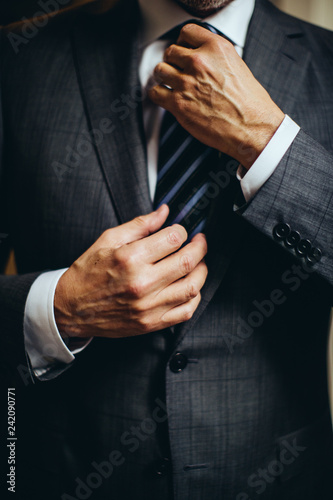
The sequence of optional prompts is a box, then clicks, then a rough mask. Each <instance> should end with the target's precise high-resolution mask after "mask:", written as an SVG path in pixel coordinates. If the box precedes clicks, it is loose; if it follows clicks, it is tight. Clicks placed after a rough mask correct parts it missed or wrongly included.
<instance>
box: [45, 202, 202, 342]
mask: <svg viewBox="0 0 333 500" xmlns="http://www.w3.org/2000/svg"><path fill="white" fill-rule="evenodd" d="M168 213H169V210H168V207H167V206H166V205H163V206H162V207H161V208H160V209H159V210H157V211H156V212H152V213H150V214H148V215H145V216H142V217H137V218H136V219H134V220H132V221H130V222H128V223H126V224H123V225H121V226H118V227H115V228H112V229H108V230H106V231H105V232H104V233H103V234H102V235H101V236H100V237H99V238H98V240H97V241H96V242H95V243H94V244H93V245H92V246H91V247H90V248H89V249H88V250H87V251H86V252H85V253H84V254H83V255H82V256H81V257H79V258H78V259H77V261H75V262H74V264H73V265H72V266H71V267H70V268H69V269H68V270H67V271H66V272H65V273H64V274H63V275H62V277H61V278H60V280H59V282H58V286H57V288H56V292H55V298H54V311H55V319H56V323H57V326H58V328H59V331H60V332H61V334H62V335H63V336H71V337H92V336H100V337H111V338H118V337H129V336H134V335H140V334H143V333H149V332H153V331H157V330H161V329H163V328H167V327H169V326H172V325H175V324H177V323H181V322H183V321H187V320H188V319H190V318H191V317H192V315H193V313H194V311H195V310H196V308H197V307H198V305H199V302H200V290H201V288H202V286H203V285H204V283H205V280H206V277H207V267H206V265H205V263H204V261H203V258H204V256H205V254H206V252H207V244H206V239H205V237H204V235H203V234H198V235H196V236H195V237H194V238H193V239H192V241H191V242H190V243H188V244H187V245H186V246H184V247H183V248H180V247H181V246H182V245H183V243H184V242H185V241H186V239H187V233H186V230H185V229H184V228H183V227H182V226H180V225H173V226H171V227H167V228H165V229H162V230H160V231H158V229H160V227H161V226H162V225H163V224H164V222H165V220H166V218H167V216H168ZM152 233H153V234H152Z"/></svg>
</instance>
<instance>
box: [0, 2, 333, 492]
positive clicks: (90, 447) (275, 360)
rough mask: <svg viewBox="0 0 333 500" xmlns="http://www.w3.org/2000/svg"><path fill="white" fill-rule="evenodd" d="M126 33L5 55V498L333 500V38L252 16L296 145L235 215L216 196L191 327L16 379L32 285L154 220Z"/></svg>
mask: <svg viewBox="0 0 333 500" xmlns="http://www.w3.org/2000/svg"><path fill="white" fill-rule="evenodd" d="M125 20H126V29H125V28H124V24H125ZM137 25H138V13H137V10H136V7H135V5H134V3H133V2H130V1H127V2H120V4H119V5H118V6H117V7H116V8H114V9H113V10H112V11H110V12H109V13H107V14H105V15H103V16H96V17H94V16H91V15H88V14H86V13H84V12H82V13H79V14H76V15H75V16H73V17H65V18H59V20H57V21H54V22H52V23H51V22H50V23H49V24H48V25H47V26H46V27H45V28H44V29H40V30H39V32H38V34H37V35H35V36H33V37H31V39H30V40H29V41H28V43H22V44H21V45H20V48H19V50H18V51H16V52H17V53H15V51H14V50H13V46H12V39H11V38H10V37H8V36H7V35H6V34H4V35H3V37H2V47H1V96H2V115H1V116H2V123H3V127H2V129H3V133H2V135H1V144H2V163H1V188H0V189H1V191H0V204H1V211H0V232H1V233H2V234H8V237H7V238H5V239H4V238H3V239H2V243H1V245H0V251H1V252H2V259H3V261H4V260H5V258H6V255H7V250H8V249H9V248H10V247H13V248H14V250H15V255H16V260H17V265H18V272H19V274H18V276H13V277H8V276H1V277H0V330H1V335H0V343H1V344H0V345H1V367H2V370H3V372H4V375H5V378H6V384H7V386H8V385H10V386H14V385H15V386H16V387H17V401H18V403H17V404H18V408H17V427H18V432H19V446H18V448H17V489H18V498H22V499H24V500H27V499H34V500H36V499H37V500H39V499H43V500H44V499H45V498H48V499H50V500H56V499H60V498H61V499H63V500H66V499H67V500H68V499H73V498H76V499H84V498H92V499H94V500H95V499H103V500H104V499H113V500H124V499H125V500H126V499H136V500H141V499H142V500H157V499H158V500H170V499H172V498H174V499H175V500H181V499H189V500H206V499H208V498H209V499H217V500H246V499H253V498H260V499H262V500H264V499H265V500H266V499H276V500H281V499H282V500H295V499H302V500H305V499H311V500H313V499H318V500H319V499H324V500H328V499H331V498H332V494H333V489H332V479H331V478H332V466H333V456H332V451H333V443H332V428H331V419H330V416H329V404H328V391H327V382H326V368H327V366H326V347H327V334H328V323H329V314H330V307H331V304H332V300H331V297H332V284H333V246H332V227H333V204H332V195H333V167H332V164H333V161H332V160H333V158H332V140H333V125H332V124H333V93H332V81H333V35H332V33H330V32H328V31H325V30H323V29H320V28H317V27H314V26H311V25H309V24H306V23H304V22H301V21H299V20H296V19H293V18H291V17H289V16H287V15H285V14H282V13H281V12H279V11H278V10H277V9H275V8H274V7H273V6H272V5H271V4H270V3H269V2H267V1H265V0H257V2H256V7H255V12H254V15H253V19H252V21H251V25H250V29H249V33H248V38H247V42H246V47H245V53H244V58H245V61H246V63H247V64H248V65H249V67H250V68H251V70H252V71H253V73H254V75H255V77H256V78H257V79H258V80H259V81H260V82H261V83H262V85H263V86H264V87H265V88H266V89H267V90H268V92H269V93H270V95H271V97H272V98H273V100H274V101H275V102H276V103H277V104H278V105H279V106H280V107H281V109H282V110H283V111H284V112H285V113H287V114H289V115H290V116H291V117H292V118H293V119H294V120H295V121H296V122H297V123H298V124H299V125H300V126H301V127H302V130H301V132H300V133H299V135H298V136H297V138H296V140H295V142H294V143H293V145H292V146H291V147H290V149H289V150H288V152H287V153H286V155H285V156H284V158H283V159H282V161H281V162H280V164H279V166H278V167H277V169H276V171H275V172H274V174H273V175H272V176H271V178H270V179H269V180H268V181H267V182H266V184H265V185H264V186H263V187H262V188H261V189H260V191H259V192H258V194H257V195H256V196H255V198H254V199H253V200H252V201H251V202H250V203H249V204H247V205H244V204H242V205H241V206H239V204H238V205H237V208H234V210H228V211H225V210H222V208H221V207H222V206H223V188H222V187H221V186H220V185H219V183H218V181H216V186H215V187H217V192H218V195H216V198H215V200H214V211H213V213H212V215H211V219H210V223H209V229H208V246H209V254H208V257H207V263H208V267H209V275H208V279H207V283H206V284H205V287H204V290H203V294H202V301H201V304H200V306H199V308H198V310H197V311H196V313H195V315H194V316H193V318H192V319H191V320H190V321H188V322H187V323H186V324H182V325H180V326H178V327H177V328H175V331H174V333H172V332H171V331H162V332H157V333H154V334H149V335H145V336H141V337H139V338H129V339H118V340H105V339H94V341H93V342H92V343H91V344H90V346H89V347H88V348H87V349H86V350H85V351H84V352H83V353H81V354H80V355H78V356H77V359H76V361H75V362H74V363H73V365H72V366H71V367H70V368H69V369H68V370H66V371H65V372H64V373H62V374H61V375H59V376H58V377H56V378H55V379H53V380H49V381H44V382H40V381H37V380H34V378H33V376H32V375H31V372H30V370H29V364H28V360H27V359H26V356H25V349H24V336H23V313H24V305H25V301H26V297H27V294H28V292H29V288H30V286H31V284H32V283H33V281H34V280H35V279H36V278H37V276H39V274H40V273H42V272H43V271H45V270H49V269H57V268H61V267H65V266H69V265H70V264H71V263H72V262H73V261H74V260H75V259H76V258H77V257H78V256H79V255H80V254H81V253H82V252H83V251H85V250H86V249H87V248H88V247H89V246H90V245H91V244H92V243H93V242H94V241H95V240H96V239H97V238H98V237H99V235H100V234H101V233H102V231H103V230H105V229H107V228H109V227H113V226H116V225H118V224H120V223H123V222H125V221H128V220H130V219H132V218H133V217H135V216H137V215H139V214H143V213H147V212H149V211H150V210H151V202H150V199H149V193H148V182H147V167H146V152H145V139H144V131H143V125H142V116H141V101H142V97H141V95H140V92H139V81H138V74H137V69H138V53H137ZM219 187H220V188H221V189H219ZM296 233H299V235H300V238H301V243H300V244H297V246H295V242H296V243H297V238H299V236H298V235H297V234H296ZM4 437H5V436H4ZM1 439H2V438H1ZM1 445H2V447H3V448H4V447H5V444H4V441H3V442H2V443H1Z"/></svg>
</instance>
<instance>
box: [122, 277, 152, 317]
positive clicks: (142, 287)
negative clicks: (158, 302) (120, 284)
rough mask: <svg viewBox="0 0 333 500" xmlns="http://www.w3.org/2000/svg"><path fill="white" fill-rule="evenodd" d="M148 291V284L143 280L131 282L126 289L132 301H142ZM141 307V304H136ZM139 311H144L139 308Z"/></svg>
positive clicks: (138, 279)
mask: <svg viewBox="0 0 333 500" xmlns="http://www.w3.org/2000/svg"><path fill="white" fill-rule="evenodd" d="M147 290H148V283H147V282H145V281H144V280H143V278H142V277H141V278H136V279H133V280H130V281H129V282H128V284H127V287H126V295H128V296H129V297H130V298H132V299H142V298H143V297H144V296H145V295H146V293H147ZM136 306H137V307H139V303H137V304H136ZM139 310H140V311H141V310H142V309H141V308H140V307H139Z"/></svg>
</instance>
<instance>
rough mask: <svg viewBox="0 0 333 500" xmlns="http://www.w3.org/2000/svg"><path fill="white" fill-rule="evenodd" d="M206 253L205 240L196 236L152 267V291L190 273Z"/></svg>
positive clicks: (200, 236)
mask: <svg viewBox="0 0 333 500" xmlns="http://www.w3.org/2000/svg"><path fill="white" fill-rule="evenodd" d="M206 253H207V242H206V238H205V236H204V235H203V234H197V235H196V237H195V238H193V240H192V241H191V242H190V243H188V244H187V245H186V246H185V247H183V248H182V249H181V250H178V252H176V253H174V254H172V255H169V257H166V258H165V259H163V260H161V261H160V262H157V264H154V265H153V268H152V273H153V275H154V283H153V284H152V291H154V290H161V289H163V288H165V287H167V286H169V285H170V284H171V283H174V282H175V281H177V280H179V279H180V278H182V277H183V276H186V275H188V274H189V273H191V272H192V271H193V270H194V269H195V268H196V267H197V265H198V264H199V262H201V261H202V259H203V258H204V256H205V255H206Z"/></svg>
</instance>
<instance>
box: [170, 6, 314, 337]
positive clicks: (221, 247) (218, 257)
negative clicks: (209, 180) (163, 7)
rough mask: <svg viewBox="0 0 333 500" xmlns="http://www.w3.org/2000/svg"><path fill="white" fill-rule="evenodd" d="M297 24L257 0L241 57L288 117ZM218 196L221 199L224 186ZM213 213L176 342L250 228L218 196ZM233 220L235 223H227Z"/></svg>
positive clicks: (296, 85) (298, 57)
mask: <svg viewBox="0 0 333 500" xmlns="http://www.w3.org/2000/svg"><path fill="white" fill-rule="evenodd" d="M302 38H303V33H302V30H301V26H300V25H297V23H296V28H295V20H294V21H292V22H291V20H290V18H289V17H287V16H285V15H284V14H282V13H280V11H278V10H277V9H276V8H275V7H273V5H271V4H270V3H269V2H268V1H266V0H257V2H256V6H255V10H254V13H253V17H252V20H251V23H250V26H249V31H248V35H247V41H246V46H245V51H244V60H245V62H246V63H247V65H248V66H249V68H250V69H251V71H252V72H253V74H254V76H255V77H256V78H257V79H258V81H259V82H260V83H261V84H262V85H263V86H264V87H265V88H266V90H267V91H268V93H269V94H270V96H271V97H272V99H273V101H275V102H276V103H277V104H278V105H279V106H280V107H281V109H282V110H283V111H284V112H285V113H286V114H290V115H291V116H293V115H292V112H293V108H294V105H295V102H296V100H297V98H298V96H299V89H300V86H301V84H302V81H303V77H304V75H305V73H306V71H307V66H308V62H309V53H308V51H307V50H306V49H305V48H304V47H303V45H302ZM219 197H223V190H221V193H220V195H219ZM213 210H214V214H213V215H212V219H211V221H210V224H209V230H208V234H207V240H208V255H207V258H206V263H207V266H208V277H207V281H206V283H205V286H204V288H203V290H202V299H201V303H200V305H199V307H198V309H197V310H196V312H195V313H194V315H193V317H192V318H191V320H189V321H187V322H186V323H183V324H181V325H179V326H178V327H176V329H175V333H176V334H177V340H176V343H177V344H178V343H179V342H180V341H181V340H182V339H183V337H184V335H185V334H186V332H187V331H188V330H189V329H190V328H192V327H193V326H194V324H195V323H196V321H197V320H198V319H199V318H200V316H201V314H202V313H203V312H204V310H205V309H206V307H207V305H208V304H209V302H210V301H211V300H212V298H213V296H214V294H215V292H216V291H217V289H218V287H219V286H220V284H221V282H222V280H223V278H224V276H225V274H226V272H227V270H228V267H229V265H230V262H231V261H232V259H237V249H238V248H240V245H242V239H243V235H244V233H245V231H247V230H248V229H249V228H248V227H247V224H246V223H244V220H243V219H242V218H241V217H240V216H239V215H235V216H234V217H230V219H229V220H228V221H227V226H229V227H226V225H225V224H226V221H225V220H223V209H222V210H221V200H216V202H215V204H214V207H213ZM230 224H234V225H235V227H234V228H232V227H230Z"/></svg>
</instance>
